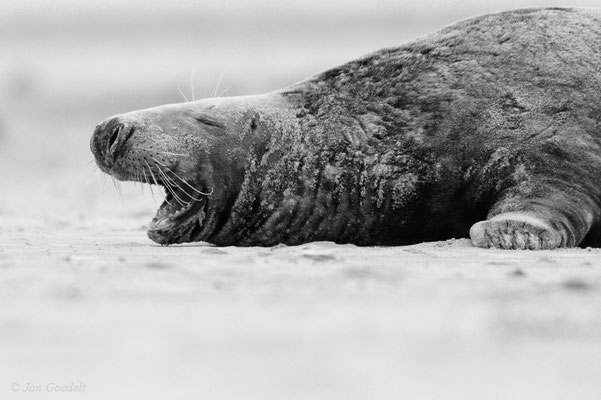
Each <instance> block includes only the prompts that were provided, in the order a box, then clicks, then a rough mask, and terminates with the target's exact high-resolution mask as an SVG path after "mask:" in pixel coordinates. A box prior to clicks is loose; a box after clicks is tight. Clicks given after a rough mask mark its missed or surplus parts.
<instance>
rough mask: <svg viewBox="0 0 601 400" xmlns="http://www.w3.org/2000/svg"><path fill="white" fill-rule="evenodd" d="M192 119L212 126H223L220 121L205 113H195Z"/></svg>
mask: <svg viewBox="0 0 601 400" xmlns="http://www.w3.org/2000/svg"><path fill="white" fill-rule="evenodd" d="M194 119H195V120H197V121H198V122H200V123H201V124H204V125H208V126H212V127H214V128H223V124H222V123H220V122H218V121H215V120H214V119H212V118H209V117H207V116H206V115H195V116H194Z"/></svg>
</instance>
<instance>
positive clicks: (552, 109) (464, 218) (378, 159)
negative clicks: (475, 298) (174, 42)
mask: <svg viewBox="0 0 601 400" xmlns="http://www.w3.org/2000/svg"><path fill="white" fill-rule="evenodd" d="M189 115H196V116H199V115H200V116H202V117H201V118H195V121H196V123H192V122H188V121H187V120H186V118H188V116H189ZM117 118H118V119H119V118H120V119H119V121H128V122H127V123H131V124H138V125H139V126H140V127H146V128H140V127H138V128H137V131H136V132H137V135H133V136H132V137H131V138H130V139H129V140H130V141H131V140H132V139H133V140H134V141H135V140H138V143H139V142H144V146H150V147H151V148H162V149H163V150H164V151H167V150H169V151H174V150H170V149H172V148H174V149H175V151H176V152H179V153H181V152H183V151H184V150H185V151H188V152H192V153H191V154H193V158H194V159H195V160H197V161H196V162H197V163H198V164H197V167H196V168H197V169H198V170H200V169H202V170H203V176H204V180H205V184H207V185H208V186H212V187H214V190H215V194H214V195H213V197H212V198H209V207H212V208H209V212H207V215H209V217H208V218H207V219H205V220H204V223H203V226H201V227H197V228H196V230H195V234H194V235H192V234H191V233H186V234H185V235H184V236H182V237H183V239H182V240H180V238H175V236H174V235H159V236H157V237H156V238H154V239H155V240H157V238H158V241H159V242H165V243H170V242H178V241H191V240H206V241H210V242H213V243H216V244H220V245H227V244H238V245H256V244H258V245H273V244H276V243H279V242H283V243H288V244H298V243H303V242H307V241H313V240H332V241H336V242H344V243H346V242H351V243H356V244H360V245H370V244H386V245H392V244H404V243H414V242H418V241H424V240H439V239H445V238H450V237H465V236H467V235H468V232H469V229H470V227H472V225H474V224H475V223H477V222H478V221H483V220H486V219H488V221H485V223H484V224H482V223H481V224H480V225H476V226H475V227H473V228H472V239H474V241H475V242H476V244H477V245H481V246H494V247H504V248H511V247H518V248H551V247H557V246H573V245H577V244H579V243H581V242H582V240H583V239H584V237H585V236H586V235H587V233H589V232H590V235H589V239H590V240H592V239H594V238H596V235H597V229H594V227H595V226H596V225H597V224H598V223H599V222H601V143H600V138H601V14H600V13H599V12H597V11H594V10H588V11H587V10H575V9H542V10H541V9H532V10H518V11H511V12H505V13H500V14H494V15H487V16H483V17H478V18H474V19H469V20H466V21H462V22H459V23H456V24H454V25H452V26H449V27H447V28H444V29H442V30H441V31H439V32H436V33H434V34H432V35H429V36H427V37H424V38H422V39H419V40H417V41H414V42H411V43H408V44H405V45H403V46H400V47H397V48H392V49H385V50H381V51H378V52H376V53H373V54H371V55H368V56H366V57H364V58H361V59H359V60H355V61H352V62H349V63H347V64H344V65H342V66H339V67H337V68H334V69H331V70H328V71H326V72H323V73H321V74H318V75H316V76H314V77H312V78H310V79H308V80H306V81H304V82H301V83H299V84H296V85H293V86H291V87H289V88H286V89H284V90H281V91H279V92H274V93H270V94H267V95H262V96H255V97H245V98H229V99H217V100H206V101H200V102H195V103H187V104H182V105H172V106H164V107H162V108H161V107H159V108H156V109H151V110H148V111H146V110H144V111H141V112H136V113H130V114H124V115H123V116H118V117H117ZM203 118H205V119H208V120H209V124H208V125H207V124H206V122H207V121H206V120H205V121H204V123H203V121H202V119H203ZM199 120H200V122H201V124H200V126H199V125H198V121H199ZM211 120H213V121H218V122H217V123H211V122H210V121H211ZM111 121H115V119H111ZM207 126H209V127H207ZM106 131H107V129H106V123H105V125H101V126H100V127H99V129H98V130H97V134H96V136H95V137H96V139H93V145H92V147H93V149H94V151H95V154H96V155H97V159H98V158H99V157H100V158H101V159H102V157H104V155H105V153H103V151H102V146H100V145H97V146H95V144H94V143H97V144H98V143H99V142H102V140H101V139H99V138H105V137H106V135H107V133H106ZM103 135H104V136H103ZM174 138H175V140H174ZM94 140H96V142H95V141H94ZM166 143H168V145H167V144H166ZM184 143H186V145H184ZM126 147H127V146H126ZM138 147H139V146H138ZM140 151H142V150H140ZM143 151H147V150H143ZM143 151H142V152H143ZM137 154H138V156H139V154H141V153H140V152H138V153H137ZM130 157H131V156H130ZM172 161H173V167H174V168H179V172H180V173H184V171H183V170H182V168H181V166H180V167H177V165H179V164H181V162H177V160H176V158H173V159H172ZM99 165H101V167H102V166H103V165H104V167H105V170H106V171H107V172H108V173H112V174H113V175H115V176H120V177H124V179H134V178H132V177H131V176H127V173H126V172H124V168H121V169H119V168H114V167H113V166H111V167H106V165H105V164H103V163H102V161H101V162H99ZM132 176H133V175H132ZM209 183H210V184H209ZM502 215H510V216H511V218H509V217H507V218H504V217H499V216H502ZM494 217H497V218H494ZM491 219H492V220H491ZM533 221H534V222H533ZM536 221H538V222H536ZM151 237H152V235H151ZM165 237H169V238H167V239H164V238H165ZM171 237H172V238H173V240H171V239H170V238H171ZM590 240H589V241H590ZM523 241H525V242H524V243H522V242H523Z"/></svg>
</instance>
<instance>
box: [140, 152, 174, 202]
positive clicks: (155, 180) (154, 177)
mask: <svg viewBox="0 0 601 400" xmlns="http://www.w3.org/2000/svg"><path fill="white" fill-rule="evenodd" d="M144 164H146V166H147V167H148V172H149V173H150V176H151V177H152V180H153V181H154V184H155V185H157V186H158V185H159V182H158V181H157V178H156V176H154V173H153V172H152V168H151V167H150V164H148V161H146V159H144ZM148 184H149V185H150V182H148ZM150 190H151V191H152V185H150ZM164 199H165V201H166V202H167V204H169V205H170V206H171V205H172V204H171V203H170V202H169V200H167V197H166V196H165V197H164Z"/></svg>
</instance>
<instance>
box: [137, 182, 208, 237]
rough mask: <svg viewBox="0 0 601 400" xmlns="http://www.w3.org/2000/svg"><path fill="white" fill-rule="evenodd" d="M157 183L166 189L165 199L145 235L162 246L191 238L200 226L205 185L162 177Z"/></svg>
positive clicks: (205, 200)
mask: <svg viewBox="0 0 601 400" xmlns="http://www.w3.org/2000/svg"><path fill="white" fill-rule="evenodd" d="M159 185H160V186H163V187H164V188H165V193H166V195H165V201H164V202H163V204H161V206H160V207H159V209H158V210H157V212H156V215H155V216H154V218H153V219H152V221H151V222H150V225H149V227H148V237H150V239H152V240H153V241H155V242H157V243H159V244H162V245H169V244H173V243H184V242H192V241H194V239H195V237H196V236H197V235H198V234H199V233H200V230H201V228H202V226H203V221H204V219H205V216H206V208H207V203H208V201H207V198H208V196H209V195H210V192H206V191H205V190H204V187H203V186H204V185H194V184H193V183H191V182H187V181H183V180H182V182H180V183H176V182H175V181H174V180H171V182H169V181H167V180H164V181H162V182H161V183H159ZM197 186H198V187H200V188H197Z"/></svg>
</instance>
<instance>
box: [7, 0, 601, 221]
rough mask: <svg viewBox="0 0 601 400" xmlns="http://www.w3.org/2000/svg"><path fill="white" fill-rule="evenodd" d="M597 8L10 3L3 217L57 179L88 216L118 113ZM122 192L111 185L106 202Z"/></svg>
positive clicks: (281, 82) (265, 87)
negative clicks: (541, 15) (514, 18)
mask: <svg viewBox="0 0 601 400" xmlns="http://www.w3.org/2000/svg"><path fill="white" fill-rule="evenodd" d="M596 3H597V1H594V0H563V1H536V0H532V1H517V0H514V1H511V0H502V1H481V0H461V1H446V0H424V1H420V2H415V1H399V0H373V1H364V0H345V1H331V2H328V1H323V0H308V1H296V2H282V1H277V0H259V1H243V0H220V1H218V0H208V1H207V0H205V1H193V0H184V1H177V2H172V1H164V0H144V1H136V0H132V1H121V0H104V1H98V2H88V1H77V0H55V1H52V2H50V1H27V0H3V1H2V3H1V5H0V49H1V51H0V180H2V181H3V183H4V185H3V187H4V188H6V187H7V186H6V184H7V183H8V184H10V185H11V187H13V189H12V190H9V191H5V193H6V194H5V195H3V196H2V197H1V198H0V212H4V213H5V214H6V213H14V212H18V211H19V210H20V209H22V208H23V207H24V206H25V205H26V202H24V200H30V201H31V200H32V198H31V196H30V191H31V185H30V184H27V182H30V183H32V182H36V184H38V185H43V184H44V182H50V183H52V185H50V186H49V187H48V188H47V189H46V191H45V192H39V191H38V192H37V196H36V198H37V199H40V200H41V201H46V202H47V201H49V200H50V198H52V196H59V198H61V199H62V200H61V201H60V202H59V203H60V204H59V205H62V206H66V207H67V209H73V208H78V207H80V205H79V204H74V203H72V201H73V200H74V199H75V198H76V197H77V196H75V197H74V196H70V197H69V196H68V195H69V190H73V189H78V190H76V191H75V192H74V193H71V194H72V195H74V194H75V195H76V194H78V193H80V192H81V191H82V189H83V192H85V193H88V194H90V196H88V197H84V198H83V199H82V200H83V204H82V205H81V207H83V209H84V210H85V209H86V204H87V202H89V201H94V199H95V198H96V197H98V196H102V194H101V193H104V191H103V192H99V190H101V189H99V187H100V184H99V183H100V179H99V178H98V177H99V175H100V174H99V173H98V172H97V170H96V168H95V166H94V164H93V163H90V161H91V160H92V157H91V154H90V152H89V149H88V141H89V137H90V135H91V133H92V131H93V129H94V126H95V125H96V123H98V122H100V121H101V120H103V119H105V118H106V117H108V116H110V115H113V114H117V113H122V112H126V111H130V110H134V109H140V108H146V107H151V106H156V105H161V104H165V103H174V102H182V101H185V99H192V98H196V99H198V98H203V97H210V96H212V95H218V96H235V95H240V94H254V93H261V92H266V91H270V90H274V89H278V88H281V87H284V86H286V85H289V84H292V83H295V82H297V81H299V80H302V79H304V78H305V77H307V76H310V75H312V74H314V73H317V72H320V71H322V70H324V69H327V68H330V67H333V66H336V65H337V64H340V63H343V62H345V61H348V60H351V59H353V58H355V57H358V56H361V55H363V54H365V53H369V52H372V51H375V50H377V49H379V48H382V47H388V46H395V45H398V44H400V43H402V42H405V41H407V40H410V39H412V38H415V37H417V36H419V35H423V34H426V33H428V32H431V31H433V30H436V29H438V28H440V27H442V26H444V25H446V24H448V23H451V22H453V21H455V20H458V19H462V18H466V17H470V16H473V15H477V14H482V13H488V12H494V11H499V10H504V9H509V8H520V7H534V6H549V5H565V6H595V5H596ZM86 174H87V175H86ZM61 179H63V180H66V183H65V185H66V186H67V187H66V188H63V187H60V186H61V185H60V182H61ZM38 182H39V183H38ZM74 185H75V186H74ZM110 186H112V185H110ZM102 190H104V189H102ZM128 190H129V189H127V188H125V189H124V194H123V195H124V196H126V199H127V196H128V195H127V191H128ZM136 190H137V189H136ZM114 195H115V192H114V190H113V189H112V188H111V191H110V195H109V196H110V199H109V200H107V201H114V200H115V198H116V197H115V196H114ZM136 196H139V190H138V191H137V194H136ZM70 202H71V203H70ZM26 208H27V212H30V211H31V208H35V207H32V206H27V207H26ZM80 211H81V212H83V210H80Z"/></svg>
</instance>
